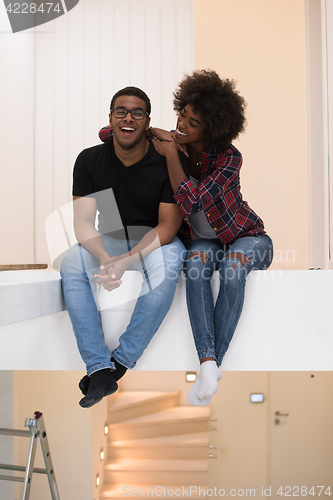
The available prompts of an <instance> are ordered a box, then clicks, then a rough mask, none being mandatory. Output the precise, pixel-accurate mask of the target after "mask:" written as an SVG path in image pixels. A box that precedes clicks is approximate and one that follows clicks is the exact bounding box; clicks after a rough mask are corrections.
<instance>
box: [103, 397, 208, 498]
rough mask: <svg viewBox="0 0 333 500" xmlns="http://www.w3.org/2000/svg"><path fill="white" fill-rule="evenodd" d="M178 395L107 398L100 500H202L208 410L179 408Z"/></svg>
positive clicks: (206, 459)
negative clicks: (138, 499) (105, 452)
mask: <svg viewBox="0 0 333 500" xmlns="http://www.w3.org/2000/svg"><path fill="white" fill-rule="evenodd" d="M179 398H180V391H175V392H152V391H149V392H147V391H136V392H119V393H117V394H115V395H112V396H110V397H109V415H108V424H109V434H108V458H107V460H106V461H105V467H104V484H103V486H102V488H101V491H100V500H105V499H113V500H120V499H121V500H123V499H124V498H126V497H130V498H131V497H133V496H145V497H148V498H149V497H159V498H173V497H174V498H179V499H183V498H188V497H190V498H192V499H194V500H196V499H199V498H200V499H201V500H203V499H204V498H205V497H204V496H203V492H202V491H203V490H201V494H200V495H199V488H200V487H201V488H202V489H204V490H205V491H206V490H207V484H208V439H209V432H208V431H209V418H210V408H209V407H192V406H179Z"/></svg>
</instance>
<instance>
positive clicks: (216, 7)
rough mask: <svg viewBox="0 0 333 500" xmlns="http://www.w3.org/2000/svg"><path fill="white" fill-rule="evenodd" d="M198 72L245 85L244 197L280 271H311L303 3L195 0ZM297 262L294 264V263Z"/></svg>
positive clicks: (240, 143) (292, 0) (300, 0)
mask: <svg viewBox="0 0 333 500" xmlns="http://www.w3.org/2000/svg"><path fill="white" fill-rule="evenodd" d="M195 34H196V35H195V66H196V68H198V69H204V68H211V69H215V70H216V71H217V72H218V73H219V75H220V76H221V77H222V78H232V79H235V80H237V81H238V85H237V87H238V89H239V91H240V92H241V94H242V95H243V96H244V97H245V99H246V101H247V102H248V108H247V118H248V127H247V130H246V132H245V134H243V135H242V136H241V137H240V139H239V140H238V141H237V142H235V145H236V146H237V147H239V149H240V151H241V152H242V154H243V158H244V163H243V169H242V175H241V180H242V191H243V196H244V198H245V199H246V200H247V201H248V202H249V204H250V206H251V207H252V208H253V209H254V210H255V211H256V212H257V213H258V214H259V215H260V216H261V217H262V218H263V220H264V222H265V226H266V229H267V231H268V233H269V234H270V236H271V237H272V238H273V240H274V244H275V251H276V261H275V266H276V267H280V268H283V269H290V268H298V269H303V268H307V267H308V248H307V247H308V234H307V233H308V206H307V124H306V118H307V116H306V113H307V109H306V19H305V2H304V0H278V1H276V0H251V2H249V1H248V0H233V1H232V2H230V1H228V0H195ZM294 260H295V262H294Z"/></svg>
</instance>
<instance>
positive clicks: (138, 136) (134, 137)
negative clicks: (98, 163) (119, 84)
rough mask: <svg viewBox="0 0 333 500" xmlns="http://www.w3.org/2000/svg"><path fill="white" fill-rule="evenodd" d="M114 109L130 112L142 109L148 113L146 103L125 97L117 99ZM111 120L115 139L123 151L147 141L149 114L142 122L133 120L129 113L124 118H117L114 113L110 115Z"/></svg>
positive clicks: (135, 98) (136, 98)
mask: <svg viewBox="0 0 333 500" xmlns="http://www.w3.org/2000/svg"><path fill="white" fill-rule="evenodd" d="M114 108H124V109H126V110H130V111H132V110H133V109H142V110H143V111H146V103H145V102H144V101H143V100H142V99H140V98H139V97H136V96H131V95H128V96H127V95H124V96H120V97H117V99H116V100H115V103H114ZM109 118H110V125H111V127H112V130H113V139H114V141H116V142H117V143H118V144H119V146H120V147H121V148H122V149H124V150H131V149H134V148H135V147H136V146H137V145H138V144H140V143H141V142H144V141H145V140H146V137H145V132H146V130H147V129H148V128H149V123H150V118H149V117H148V116H147V114H145V117H144V118H143V119H142V120H139V119H135V118H132V116H131V114H130V113H127V114H126V116H125V117H124V118H116V117H115V116H114V111H113V112H111V113H110V115H109Z"/></svg>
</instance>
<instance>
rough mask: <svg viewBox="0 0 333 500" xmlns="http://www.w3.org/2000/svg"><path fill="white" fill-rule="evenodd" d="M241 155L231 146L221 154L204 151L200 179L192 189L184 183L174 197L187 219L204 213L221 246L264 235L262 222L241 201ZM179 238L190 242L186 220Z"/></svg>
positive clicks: (189, 230)
mask: <svg viewBox="0 0 333 500" xmlns="http://www.w3.org/2000/svg"><path fill="white" fill-rule="evenodd" d="M242 161H243V160H242V155H241V153H240V152H239V151H238V149H236V148H235V147H234V146H233V145H230V147H229V148H228V149H226V150H224V151H219V150H212V149H211V150H206V151H204V152H203V153H202V155H201V158H200V164H201V177H200V179H199V183H198V187H197V188H194V187H193V184H192V183H191V182H190V181H189V180H185V179H184V180H183V181H182V183H181V184H180V186H179V189H178V191H177V194H176V195H175V196H174V198H175V200H176V201H177V203H178V205H179V206H180V208H181V210H182V212H183V213H184V214H185V215H186V216H189V215H191V214H195V213H197V212H199V211H200V210H204V211H205V214H206V217H207V219H208V221H209V223H210V225H211V226H212V227H213V228H214V231H215V232H216V235H217V237H218V238H219V239H220V240H221V241H222V242H223V243H231V242H232V241H234V240H236V239H237V238H240V237H243V236H257V235H259V234H265V229H264V224H263V221H262V220H261V219H260V217H258V216H257V215H256V214H255V212H254V211H253V210H252V209H251V208H250V207H249V205H248V204H247V202H246V201H244V200H243V198H242V195H241V192H240V180H239V171H240V168H241V166H242ZM179 236H180V237H181V238H182V239H183V241H185V242H187V241H190V240H191V239H193V235H192V232H191V227H190V224H189V221H188V217H185V220H184V222H183V224H182V226H181V229H180V232H179Z"/></svg>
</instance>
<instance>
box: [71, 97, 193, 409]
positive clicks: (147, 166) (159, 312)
mask: <svg viewBox="0 0 333 500" xmlns="http://www.w3.org/2000/svg"><path fill="white" fill-rule="evenodd" d="M149 115H150V101H149V98H148V96H147V95H146V94H145V93H144V92H143V91H142V90H140V89H138V88H136V87H126V88H125V89H122V90H120V91H119V92H117V93H116V94H115V95H114V96H113V98H112V101H111V108H110V114H109V119H110V125H111V127H112V129H113V141H111V142H110V143H107V144H101V145H99V146H94V147H92V148H88V149H85V150H84V151H82V152H81V153H80V155H79V156H78V158H77V160H76V163H75V166H74V174H73V199H74V230H75V235H76V238H77V240H78V242H79V244H78V245H75V246H74V247H72V248H71V250H70V251H69V252H68V254H67V255H66V257H65V258H64V259H63V262H62V266H61V276H62V286H63V292H64V297H65V302H66V306H67V310H68V313H69V316H70V319H71V321H72V325H73V330H74V333H75V336H76V340H77V344H78V348H79V351H80V354H81V357H82V359H83V360H84V362H85V363H86V367H87V376H85V377H84V378H83V379H82V380H81V382H80V384H79V386H80V388H81V390H82V392H83V393H84V394H85V397H84V398H82V399H81V401H80V403H79V404H80V405H81V406H82V407H84V408H89V407H91V406H93V405H94V404H96V403H98V402H99V401H100V400H101V399H102V398H103V397H104V396H107V395H109V394H112V393H113V392H115V391H116V390H117V387H118V385H117V380H119V378H121V377H122V376H123V375H124V373H125V372H126V370H127V369H128V368H133V367H134V366H135V364H136V361H137V360H138V359H139V357H140V356H141V355H142V353H143V351H144V349H145V348H146V347H147V345H148V344H149V342H150V340H151V339H152V337H153V335H154V333H155V332H156V331H157V329H158V328H159V326H160V324H161V322H162V321H163V319H164V317H165V315H166V313H167V312H168V310H169V308H170V306H171V303H172V300H173V297H174V293H175V289H176V285H177V282H178V280H179V275H180V270H181V266H182V259H183V258H184V255H185V253H186V252H185V248H184V246H183V244H182V243H181V241H180V240H179V239H178V238H177V237H176V234H177V232H178V229H179V227H180V224H181V220H182V214H181V211H180V209H179V208H178V205H177V204H176V203H175V202H174V199H173V193H172V189H171V186H170V181H169V178H168V174H167V169H166V164H165V160H164V158H163V157H162V156H160V155H159V154H158V153H157V152H156V151H155V148H154V146H153V145H152V144H151V143H150V142H149V141H148V140H147V138H146V134H149V133H148V130H149V123H150V117H149ZM97 212H99V226H98V230H97V229H95V218H96V213H97ZM119 221H121V224H119ZM120 225H122V226H123V228H122V230H119V229H120ZM126 269H136V270H139V271H140V272H141V273H142V276H143V285H142V290H141V292H140V296H139V298H138V300H137V302H136V306H135V309H134V311H133V314H132V317H131V320H130V323H129V325H128V326H127V329H126V331H125V332H124V333H123V334H122V335H121V337H120V339H119V346H118V347H117V348H116V349H115V350H114V351H113V353H112V357H111V353H110V350H109V348H108V346H107V345H106V344H105V341H104V333H103V328H102V322H101V316H100V312H99V310H98V303H97V298H96V294H95V285H96V283H97V282H99V283H100V284H101V285H102V286H103V287H104V288H106V289H107V290H109V291H112V290H114V289H115V288H117V287H119V286H121V283H122V281H121V277H122V275H123V273H124V272H125V270H126Z"/></svg>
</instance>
